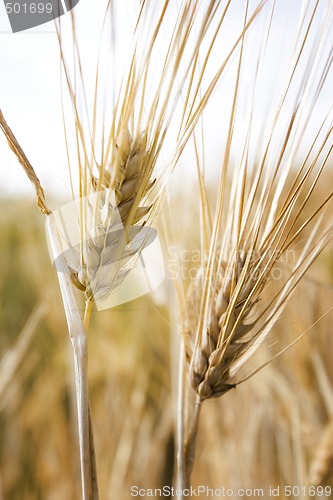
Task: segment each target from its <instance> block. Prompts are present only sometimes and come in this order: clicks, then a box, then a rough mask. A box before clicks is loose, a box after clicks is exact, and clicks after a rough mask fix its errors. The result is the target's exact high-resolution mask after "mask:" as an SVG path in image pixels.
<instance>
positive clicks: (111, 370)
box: [0, 199, 333, 500]
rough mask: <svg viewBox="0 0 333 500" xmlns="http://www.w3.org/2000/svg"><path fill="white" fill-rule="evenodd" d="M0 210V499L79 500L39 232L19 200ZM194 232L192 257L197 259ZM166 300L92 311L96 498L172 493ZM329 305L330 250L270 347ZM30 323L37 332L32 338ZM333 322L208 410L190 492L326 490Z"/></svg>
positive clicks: (64, 339) (54, 291) (57, 303)
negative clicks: (201, 488) (198, 488)
mask: <svg viewBox="0 0 333 500" xmlns="http://www.w3.org/2000/svg"><path fill="white" fill-rule="evenodd" d="M181 203H182V200H181V199H176V200H175V201H174V203H173V204H171V206H170V208H169V210H170V212H171V213H172V210H173V209H175V210H177V213H179V207H180V206H181ZM1 207H2V210H1V212H0V213H1V216H0V234H1V238H0V242H1V243H0V246H1V259H0V266H1V272H0V277H1V281H0V286H1V294H0V296H1V306H0V314H1V322H0V328H1V335H0V484H1V490H0V491H1V498H4V499H10V500H12V499H13V500H14V499H15V500H16V499H17V500H18V499H26V500H28V499H34V500H35V499H60V498H61V499H68V500H69V499H73V498H80V480H79V468H78V464H79V462H78V450H77V444H76V434H75V432H76V431H75V428H76V414H75V408H74V407H73V401H74V398H73V391H74V389H73V373H72V359H71V357H72V354H71V350H70V343H69V339H68V335H67V330H66V323H65V317H64V314H63V312H62V305H61V296H60V292H59V290H58V284H57V278H56V273H55V272H54V270H53V269H52V266H51V264H50V261H49V257H48V253H47V248H46V243H45V237H44V220H43V218H42V217H41V216H40V215H39V213H38V212H37V210H36V209H35V207H34V206H33V205H32V204H31V203H30V202H29V201H25V200H24V199H2V200H1ZM195 210H196V207H195V204H193V211H195ZM192 213H193V212H192ZM186 214H187V215H185V211H184V219H185V218H186V217H188V214H189V212H186ZM192 220H193V219H192ZM179 227H181V225H180V226H179ZM192 229H193V238H192V239H191V240H190V241H188V245H189V248H192V249H195V248H196V242H195V239H196V228H195V226H194V227H193V228H191V230H192ZM191 230H190V229H188V230H187V231H186V237H188V236H189V234H190V232H191ZM169 244H170V242H169ZM182 244H184V241H183V242H182ZM188 265H189V263H188V262H187V263H184V266H188ZM170 294H171V295H170ZM172 296H173V292H172V283H171V282H170V280H169V281H167V282H166V283H164V285H163V286H162V288H161V289H159V290H158V291H157V293H156V294H155V295H153V296H145V297H142V298H140V299H138V300H136V301H133V302H131V303H128V304H125V305H123V306H120V307H117V308H115V309H112V310H107V311H103V312H99V313H96V312H94V313H93V316H92V322H91V327H90V331H89V371H90V373H89V377H90V379H89V383H90V390H91V404H92V412H93V421H94V426H95V440H96V443H95V444H96V453H97V467H98V472H99V482H100V490H101V492H103V493H102V498H110V499H111V498H119V499H124V500H125V499H128V498H130V487H131V486H132V485H138V486H140V487H142V488H158V487H162V486H163V485H171V484H172V481H173V477H174V428H173V397H172V392H171V389H172V384H173V375H172V370H171V364H170V357H171V356H172V350H173V348H172V346H175V344H176V341H175V339H173V340H172V336H173V335H176V336H177V334H178V332H177V328H176V327H175V318H176V317H177V312H176V311H175V310H174V309H173V305H172V304H173V303H174V301H173V300H172ZM332 301H333V251H332V249H327V251H326V252H325V253H324V254H323V255H322V256H321V258H320V259H319V261H318V263H317V264H316V267H315V268H313V269H312V271H311V277H309V278H306V279H305V280H304V281H303V285H302V286H301V287H300V288H299V289H298V291H297V293H296V294H295V296H294V299H293V300H292V301H291V303H290V305H289V306H288V309H287V310H286V311H285V313H284V317H283V321H282V322H281V325H283V326H281V327H279V324H278V325H277V327H276V328H275V331H274V337H273V338H278V337H279V334H280V333H281V334H283V336H284V337H286V336H287V338H288V339H290V341H292V340H293V339H294V338H296V337H297V336H298V335H299V334H301V333H302V332H303V331H305V330H306V329H307V328H309V326H310V325H311V324H312V323H314V322H315V321H316V320H317V319H318V318H319V317H320V316H321V315H322V314H324V313H325V311H327V310H328V309H329V308H330V307H332ZM41 307H42V309H40V308H41ZM29 318H30V321H35V323H36V325H35V327H34V328H32V330H31V331H30V332H29V331H27V330H26V329H25V325H26V323H27V322H29ZM332 320H333V315H332V313H331V312H330V313H328V314H326V315H325V316H324V318H323V319H322V320H321V321H320V322H319V323H317V324H316V325H315V326H314V327H313V328H312V329H311V330H310V331H309V333H308V334H306V336H305V337H304V338H303V339H302V340H301V341H300V342H298V343H297V345H296V346H294V347H292V348H291V349H290V351H288V352H287V353H285V354H284V355H283V356H281V358H279V359H278V360H276V361H274V362H273V363H272V364H271V365H269V366H268V367H266V368H265V369H264V370H263V371H262V372H260V373H259V374H257V375H256V376H255V377H254V378H253V379H251V380H250V381H248V382H245V383H244V384H243V385H241V386H239V387H238V388H237V389H236V390H234V391H231V392H230V393H228V394H227V395H226V396H224V397H223V398H221V400H213V401H208V402H207V403H206V404H205V408H204V410H205V411H203V414H202V420H201V423H200V432H199V443H198V451H197V461H196V465H195V470H194V473H193V483H194V486H195V485H199V484H204V485H208V486H210V487H212V488H220V487H222V486H224V487H230V488H234V489H236V488H268V487H269V486H275V485H280V487H283V485H299V486H302V485H306V484H322V485H330V486H332V487H333V476H332V472H333V470H332V465H333V431H332V428H333V366H332V362H331V360H332V356H333V340H332ZM32 326H33V325H32ZM279 328H281V329H282V328H283V331H281V332H279ZM22 342H23V344H22ZM8 374H10V377H8ZM281 497H282V498H283V496H282V495H281ZM303 497H304V496H300V498H303ZM318 498H319V496H318Z"/></svg>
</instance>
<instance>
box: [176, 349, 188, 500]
mask: <svg viewBox="0 0 333 500" xmlns="http://www.w3.org/2000/svg"><path fill="white" fill-rule="evenodd" d="M184 353H185V349H184V341H183V339H181V346H180V354H179V368H178V370H179V371H178V401H177V490H179V492H183V491H184V488H185V484H186V465H185V446H184V444H185V437H184V427H185V397H184V393H185V382H186V373H185V363H184ZM177 498H178V500H183V494H182V493H180V494H179V495H178V497H177Z"/></svg>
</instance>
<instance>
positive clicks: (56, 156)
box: [0, 0, 333, 198]
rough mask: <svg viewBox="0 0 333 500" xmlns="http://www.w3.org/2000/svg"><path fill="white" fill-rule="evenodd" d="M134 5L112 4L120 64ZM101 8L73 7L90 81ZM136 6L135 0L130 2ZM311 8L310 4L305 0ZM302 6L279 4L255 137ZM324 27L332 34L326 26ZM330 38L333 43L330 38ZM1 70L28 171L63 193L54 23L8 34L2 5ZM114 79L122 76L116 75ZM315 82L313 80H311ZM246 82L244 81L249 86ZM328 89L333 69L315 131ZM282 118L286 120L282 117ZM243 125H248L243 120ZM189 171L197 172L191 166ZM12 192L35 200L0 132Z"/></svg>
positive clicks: (3, 184) (213, 123) (2, 184)
mask: <svg viewBox="0 0 333 500" xmlns="http://www.w3.org/2000/svg"><path fill="white" fill-rule="evenodd" d="M133 2H134V0H129V1H127V2H126V1H125V2H118V3H120V4H121V5H123V6H124V10H123V11H122V12H120V11H119V13H118V15H119V23H118V25H117V29H118V36H120V37H121V44H120V46H118V53H117V57H118V62H123V61H124V60H125V59H126V53H127V52H128V47H129V40H130V33H131V32H132V26H133V22H134V16H133V9H132V10H131V4H133ZM104 3H105V2H95V1H93V0H80V2H79V4H78V5H77V6H76V7H75V15H76V16H77V19H78V27H79V35H80V34H81V35H82V34H83V35H84V36H81V37H80V49H81V53H82V55H83V58H84V60H85V62H86V65H87V67H88V68H89V66H91V69H92V71H91V75H92V77H93V76H94V68H95V63H96V54H97V48H98V43H99V37H100V30H101V15H102V13H103V8H101V7H100V8H99V11H97V7H96V5H99V6H101V5H104ZM138 3H139V2H134V4H135V5H137V4H138ZM178 3H179V2H178V0H175V5H177V4H178ZM223 3H224V2H223ZM311 3H313V2H312V1H311V2H310V4H311ZM321 4H322V8H324V7H326V6H327V5H329V4H331V5H332V2H330V1H329V0H322V2H321ZM301 5H302V1H301V0H293V1H289V0H278V1H277V6H276V12H275V18H274V23H273V27H272V39H271V42H270V44H269V47H268V49H267V51H268V52H267V57H266V62H265V70H264V71H263V77H262V82H261V87H259V88H260V99H257V101H256V113H257V123H256V127H257V134H258V136H260V134H262V133H264V132H265V127H266V123H269V118H268V116H266V115H267V113H268V111H267V110H269V108H270V106H271V103H272V101H274V99H277V97H278V95H279V83H281V85H282V82H283V80H284V78H285V77H286V72H287V62H288V59H289V57H290V55H291V50H292V49H291V48H292V44H293V42H294V35H295V31H296V28H297V19H298V15H299V12H300V7H301ZM92 6H93V7H92ZM238 17H239V16H238ZM117 19H118V18H117ZM238 21H239V19H237V9H236V10H235V11H234V12H233V13H231V17H230V21H229V24H228V25H227V26H226V29H225V30H224V37H225V42H226V44H227V43H228V38H231V37H232V35H233V33H234V32H235V29H237V27H236V25H237V22H238ZM62 22H63V24H64V26H69V23H70V16H69V15H68V14H67V15H65V16H63V17H62ZM316 22H317V21H316ZM318 22H319V21H318ZM265 23H266V25H267V18H266V19H265V18H264V17H263V18H262V21H261V22H259V23H258V25H256V27H255V30H253V32H251V33H250V38H249V42H248V51H249V57H248V60H247V63H246V64H245V66H244V68H245V69H244V75H245V76H243V79H244V86H243V88H244V96H243V101H241V106H243V108H244V109H242V112H243V113H244V117H245V116H246V114H247V113H248V109H247V107H248V104H247V103H248V100H249V96H250V95H251V81H252V78H253V76H254V73H253V71H252V69H251V65H252V66H253V62H254V60H256V59H251V53H252V52H253V53H254V57H255V54H256V45H258V43H259V42H258V40H259V39H260V33H262V28H263V26H265ZM330 29H331V35H332V26H331V27H330ZM228 30H229V31H228ZM332 36H333V35H332ZM332 36H331V40H332V39H333V38H332ZM251 43H252V44H253V47H254V49H253V50H252V49H251ZM221 48H222V46H221ZM329 48H330V47H329V46H328V45H327V46H326V48H324V52H325V51H326V52H327V51H328V50H329ZM286 54H289V56H288V57H286ZM218 56H219V54H218V51H217V52H216V57H217V58H218ZM0 68H1V78H0V106H1V109H2V111H3V114H4V116H5V118H6V119H7V121H8V123H9V125H10V126H11V128H12V129H13V131H14V133H15V135H16V137H17V139H18V140H19V142H20V144H21V146H22V147H23V149H24V151H25V153H26V155H27V157H28V158H29V160H30V162H31V163H32V165H33V166H34V168H35V170H36V172H37V175H38V176H39V178H40V180H41V182H42V185H43V187H44V189H45V191H46V192H47V193H54V192H58V193H63V192H65V191H66V192H69V176H68V171H67V159H66V152H65V143H64V133H63V125H62V113H61V96H60V70H59V68H60V61H59V49H58V42H57V38H56V34H55V29H54V26H53V24H52V23H47V24H45V25H43V26H40V27H38V28H34V29H31V30H28V31H25V32H21V33H15V34H12V33H11V31H10V25H9V21H8V18H7V15H6V12H5V8H4V4H3V2H0ZM213 69H214V68H213V67H212V68H211V70H209V71H213ZM209 71H208V74H209ZM251 71H252V75H251ZM117 75H118V77H120V72H119V71H118V73H117ZM231 76H232V72H231ZM115 77H116V75H115ZM313 77H314V78H315V75H314V76H313ZM246 78H248V82H247V80H246ZM232 81H234V80H233V78H231V79H230V81H228V76H226V78H225V79H224V81H223V82H222V84H221V86H220V87H219V89H221V96H222V97H221V102H222V100H223V99H226V100H227V99H229V101H230V95H231V91H232ZM230 82H231V83H230ZM88 83H89V82H88ZM223 85H224V87H223ZM261 88H262V90H261ZM332 88H333V78H332V71H331V72H330V76H329V78H328V82H327V83H326V87H325V89H324V92H323V96H322V99H321V101H320V102H319V103H318V106H317V107H316V109H315V111H314V112H313V113H312V121H313V125H314V126H315V127H316V126H318V123H319V121H320V120H321V119H322V116H323V114H324V113H325V112H326V111H328V108H329V107H331V106H332V91H331V89H332ZM222 94H223V95H222ZM221 109H222V108H220V107H217V106H212V107H211V109H209V110H208V112H207V119H206V122H205V124H207V131H206V137H207V146H206V149H208V150H209V151H213V152H214V153H215V152H219V153H221V151H220V149H219V147H222V146H221V144H222V143H223V141H221V133H222V132H221V131H222V130H225V129H226V126H227V119H224V118H225V117H224V114H223V111H221ZM288 118H289V117H288V116H287V117H286V120H288ZM244 123H246V120H245V119H244ZM245 128H246V127H245ZM241 129H242V121H240V122H239V131H238V133H240V134H244V133H245V131H244V130H241ZM310 135H311V134H310ZM310 140H311V137H310ZM236 154H237V152H236ZM214 159H215V160H214ZM214 161H215V165H217V162H216V154H215V156H212V164H213V163H214ZM193 170H194V171H195V169H193ZM18 193H25V194H27V195H29V196H31V198H33V191H32V189H31V186H30V184H29V181H28V180H27V179H26V178H25V174H24V173H23V171H22V170H21V167H20V165H19V164H18V162H17V160H16V158H15V157H14V155H13V153H12V152H11V151H10V150H9V148H8V146H7V143H6V140H5V139H4V137H3V136H2V135H0V196H1V195H3V194H5V195H7V196H8V195H10V196H14V195H16V194H18Z"/></svg>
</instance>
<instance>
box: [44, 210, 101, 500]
mask: <svg viewBox="0 0 333 500" xmlns="http://www.w3.org/2000/svg"><path fill="white" fill-rule="evenodd" d="M47 230H48V234H49V239H50V246H51V249H52V253H53V256H54V257H56V258H57V274H58V280H59V285H60V290H61V295H62V300H63V304H64V310H65V315H66V320H67V325H68V333H69V336H70V340H71V343H72V347H73V354H74V365H75V385H76V400H77V411H78V429H79V444H80V464H81V483H82V499H83V500H98V491H97V480H96V468H95V465H94V464H93V463H92V457H93V459H94V450H93V449H91V447H92V446H93V438H92V428H91V421H90V416H89V414H90V411H89V396H88V352H87V336H86V331H85V326H84V323H83V321H82V317H81V314H80V310H79V306H78V303H77V300H76V296H75V293H74V289H73V285H72V282H71V277H70V270H69V268H68V265H67V262H66V259H65V257H64V255H63V252H62V246H61V240H60V237H59V233H58V229H57V226H56V222H55V219H54V217H53V215H50V216H48V217H47Z"/></svg>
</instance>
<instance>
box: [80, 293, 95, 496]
mask: <svg viewBox="0 0 333 500" xmlns="http://www.w3.org/2000/svg"><path fill="white" fill-rule="evenodd" d="M92 306H93V302H92V301H91V300H86V308H85V311H84V319H83V322H84V328H85V331H86V332H88V327H89V321H90V316H91V311H92ZM88 418H89V450H90V464H91V481H92V488H93V498H94V499H96V500H97V499H98V481H97V468H96V455H95V443H94V432H93V425H92V418H91V406H90V399H88Z"/></svg>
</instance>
